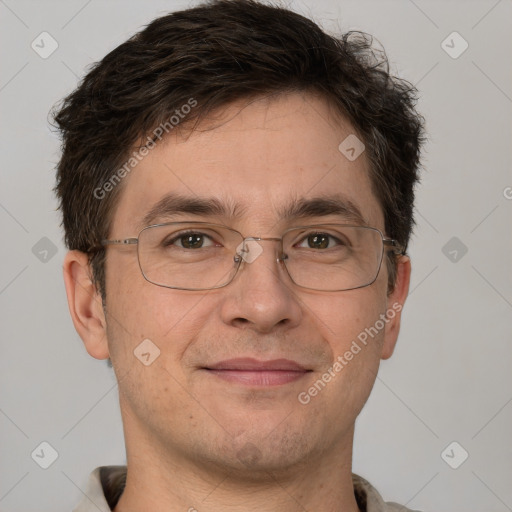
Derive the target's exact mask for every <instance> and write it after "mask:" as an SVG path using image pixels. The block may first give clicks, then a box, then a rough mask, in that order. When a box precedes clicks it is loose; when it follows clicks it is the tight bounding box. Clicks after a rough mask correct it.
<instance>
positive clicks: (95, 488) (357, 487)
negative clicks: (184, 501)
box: [73, 466, 414, 512]
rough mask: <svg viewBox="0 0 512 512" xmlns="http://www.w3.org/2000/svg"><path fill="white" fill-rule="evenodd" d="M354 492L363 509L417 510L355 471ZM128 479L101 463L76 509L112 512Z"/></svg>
mask: <svg viewBox="0 0 512 512" xmlns="http://www.w3.org/2000/svg"><path fill="white" fill-rule="evenodd" d="M352 482H353V484H354V494H355V497H356V501H357V504H358V506H359V508H360V510H361V512H414V511H413V510H410V509H408V508H406V507H404V506H402V505H398V503H391V502H387V503H386V502H385V501H384V500H383V499H382V497H381V495H380V494H379V493H378V492H377V490H376V489H375V488H374V487H373V486H372V485H371V484H370V483H369V482H367V481H366V480H365V479H364V478H362V477H360V476H358V475H356V474H352ZM125 483H126V466H100V467H98V468H96V469H95V470H94V471H93V472H92V473H91V474H90V476H89V482H88V484H87V492H86V493H85V496H84V497H83V499H82V501H81V502H80V504H79V505H78V506H77V507H76V508H75V509H74V510H73V512H98V511H100V512H111V511H112V510H113V509H114V507H115V506H116V505H117V502H118V501H119V498H120V497H121V494H122V493H123V490H124V486H125Z"/></svg>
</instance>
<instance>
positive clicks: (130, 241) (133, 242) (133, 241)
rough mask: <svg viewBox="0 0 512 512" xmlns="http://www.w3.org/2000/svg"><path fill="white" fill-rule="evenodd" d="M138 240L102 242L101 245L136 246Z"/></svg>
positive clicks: (126, 239)
mask: <svg viewBox="0 0 512 512" xmlns="http://www.w3.org/2000/svg"><path fill="white" fill-rule="evenodd" d="M138 243H139V239H138V238H124V239H123V240H102V241H101V245H134V244H138Z"/></svg>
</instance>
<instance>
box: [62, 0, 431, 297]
mask: <svg viewBox="0 0 512 512" xmlns="http://www.w3.org/2000/svg"><path fill="white" fill-rule="evenodd" d="M294 91H305V92H312V93H315V94H319V95H320V96H321V97H323V98H325V99H326V100H327V101H328V102H329V103H330V104H331V105H332V106H333V108H334V109H335V111H337V112H338V113H339V114H341V115H342V116H343V117H344V118H346V119H348V120H349V121H350V122H351V124H352V125H353V127H354V129H355V130H356V132H357V134H358V136H360V137H361V138H362V139H363V142H364V144H365V146H366V155H367V158H368V159H369V162H370V180H371V183H372V189H373V192H374V193H375V195H376V197H377V198H378V200H379V203H380V206H381V208H382V210H383V213H384V220H385V231H386V234H387V236H389V237H392V238H395V239H396V240H398V242H399V243H400V244H401V245H403V247H405V248H406V247H407V244H408V241H409V238H410V235H411V232H412V229H413V226H414V224H415V223H414V218H413V203H414V186H415V184H416V182H417V181H418V179H419V175H418V169H419V163H420V148H421V144H422V142H423V118H422V117H421V116H420V115H419V114H418V113H417V112H416V110H415V105H416V99H417V98H416V94H417V91H416V89H415V88H414V87H413V86H412V85H411V84H410V83H409V82H407V81H405V80H402V79H400V78H397V77H394V76H391V75H390V73H389V65H388V60H387V57H386V55H385V53H384V51H383V50H376V49H374V48H373V40H372V37H371V36H369V35H368V34H365V33H362V32H354V31H351V32H348V33H345V34H343V35H340V36H339V37H334V36H331V35H328V34H326V33H325V32H324V31H323V30H322V29H321V28H320V27H319V26H318V25H317V24H315V23H314V22H313V21H311V20H309V19H307V18H305V17H303V16H301V15H299V14H297V13H294V12H292V11H290V10H288V9H284V8H281V7H277V6H271V5H267V4H262V3H260V2H257V1H253V0H215V1H211V2H208V3H206V4H202V5H200V6H198V7H195V8H192V9H187V10H184V11H179V12H174V13H171V14H168V15H165V16H163V17H160V18H157V19H155V20H154V21H152V22H151V23H150V24H149V25H147V27H145V28H144V29H143V30H142V31H140V32H138V33H137V34H135V35H134V36H133V37H131V38H130V39H128V40H127V41H126V42H124V43H123V44H121V45H120V46H118V47H117V48H115V49H114V50H113V51H111V52H110V53H109V54H108V55H106V56H105V57H104V58H103V59H102V60H101V61H100V62H97V63H95V64H94V65H93V67H92V69H91V70H90V71H89V72H88V73H87V75H86V76H85V77H84V78H83V80H82V81H81V83H80V84H79V86H78V87H77V88H76V90H75V91H74V92H72V93H71V94H70V95H69V96H68V97H66V98H65V99H64V100H63V103H62V105H59V109H57V108H56V107H55V108H54V112H53V119H54V121H55V123H56V124H57V126H58V129H59V130H60V132H61V135H62V157H61V159H60V162H59V164H58V168H57V184H56V187H55V191H56V193H57V197H58V199H59V202H60V203H59V206H60V209H61V211H62V217H63V225H64V230H65V242H66V245H67V247H68V248H69V249H77V250H80V251H83V252H85V253H88V254H89V261H90V264H91V268H92V277H93V279H94V282H95V284H96V285H97V286H98V288H99V290H100V291H101V294H102V298H103V299H105V297H106V292H105V273H104V262H105V251H104V250H99V251H98V250H94V251H93V250H91V248H92V247H95V246H97V244H98V242H99V241H100V240H101V239H104V238H108V237H109V231H110V226H111V222H112V214H113V210H114V207H115V205H116V204H117V199H118V195H119V193H120V190H122V187H121V186H117V187H108V190H109V193H108V194H105V197H103V198H101V199H98V198H97V196H98V194H97V193H95V190H96V191H97V190H98V187H102V186H104V184H105V183H107V182H108V180H111V179H112V176H113V175H114V173H115V171H116V169H120V168H121V167H122V166H123V164H125V162H126V160H127V157H128V156H129V154H130V151H133V148H134V147H142V146H143V143H142V142H141V141H144V140H145V139H147V140H148V141H149V140H150V139H151V140H154V137H150V135H151V133H152V132H153V134H154V131H155V128H156V127H158V126H159V125H162V124H163V123H165V122H168V120H169V118H170V116H172V115H173V113H174V112H175V111H176V109H179V108H180V107H181V106H182V105H184V104H186V103H187V102H188V101H189V100H190V99H191V98H193V99H194V101H195V102H196V105H197V106H195V108H194V109H192V111H190V113H189V114H187V116H186V118H185V120H184V122H183V123H180V125H179V126H178V127H177V128H179V129H184V127H185V126H188V125H190V123H191V122H192V121H196V123H197V122H199V121H200V119H202V118H204V117H206V116H207V115H208V114H209V113H211V112H212V111H213V110H215V109H219V108H222V107H225V106H227V105H228V104H230V103H232V102H233V101H235V100H239V99H245V98H247V99H250V98H255V97H258V96H263V95H266V94H272V93H287V92H294ZM387 264H388V272H389V286H388V291H391V290H392V289H393V288H394V283H395V279H396V262H395V260H394V256H393V255H392V254H391V253H390V256H389V258H388V260H387Z"/></svg>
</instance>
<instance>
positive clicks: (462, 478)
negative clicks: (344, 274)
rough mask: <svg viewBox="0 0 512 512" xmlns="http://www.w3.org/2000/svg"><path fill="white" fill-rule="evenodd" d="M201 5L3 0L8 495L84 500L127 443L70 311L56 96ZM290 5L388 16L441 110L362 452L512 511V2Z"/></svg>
mask: <svg viewBox="0 0 512 512" xmlns="http://www.w3.org/2000/svg"><path fill="white" fill-rule="evenodd" d="M189 5H194V3H191V2H177V1H147V2H142V1H138V2H134V1H124V2H120V1H101V0H89V1H86V0H80V1H60V2H56V1H38V2H35V1H32V2H29V1H19V0H0V17H1V18H0V20H1V27H0V38H1V39H0V41H1V44H0V51H1V62H2V68H1V76H0V105H1V109H2V110H1V112H2V121H3V122H2V127H1V130H2V132H1V141H2V164H1V180H2V181H1V187H0V222H1V229H2V232H1V235H2V265H1V267H0V311H1V315H2V320H1V323H0V325H1V341H2V357H1V358H0V384H1V390H2V392H1V399H0V429H1V436H2V445H1V446H2V447H1V452H0V465H1V468H0V470H1V474H0V510H1V511H3V512H7V511H10V512H17V511H19V512H21V511H23V512H29V511H36V510H37V511H50V510H51V511H57V510H62V511H65V510H71V508H73V507H74V506H75V505H76V504H77V502H78V501H79V500H80V499H81V498H82V495H83V492H84V491H85V486H86V480H87V476H88V474H89V472H90V471H91V470H92V469H93V468H95V467H96V466H99V465H104V464H122V463H124V462H125V456H124V441H123V433H122V424H121V420H120V414H119V406H118V402H117V386H116V381H115V378H114V374H113V372H112V370H111V369H109V368H108V367H107V365H106V363H105V362H104V361H97V360H95V359H92V358H91V357H90V356H88V354H87V353H86V351H85V349H84V348H83V345H82V343H81V340H80V338H79V337H78V335H77V334H76V333H75V331H74V328H73V325H72V323H71V320H70V318H69V314H68V309H67V303H66V299H65V293H64V286H63V281H62V277H61V273H62V272H61V266H62V259H63V256H64V253H65V249H64V246H63V244H62V233H61V231H60V228H59V216H58V214H57V212H56V211H55V208H56V201H55V199H54V197H53V194H52V192H51V189H52V187H53V185H54V167H55V164H56V162H57V160H58V157H59V142H58V140H57V139H56V137H55V136H54V135H52V133H51V132H50V130H49V128H48V124H47V115H48V111H49V109H50V107H51V106H52V105H53V104H54V103H55V102H56V101H57V100H58V99H60V98H61V97H63V96H64V95H65V94H67V93H69V92H70V91H71V90H72V89H73V88H74V87H75V85H76V83H77V80H78V78H79V77H81V76H83V74H84V71H85V69H86V67H87V66H88V65H89V64H90V63H92V62H93V61H96V60H99V59H101V58H102V57H103V56H104V55H105V54H106V53H107V52H108V51H110V50H112V49H113V48H114V47H116V46H117V45H118V44H120V43H121V42H123V41H124V40H125V39H126V38H127V37H129V36H130V35H132V34H133V33H134V32H135V31H137V30H138V29H139V28H140V27H141V26H142V25H144V24H146V23H148V22H149V21H150V20H151V19H153V18H154V17H156V16H158V15H161V14H163V13H165V12H167V11H170V10H176V9H178V8H181V7H186V6H189ZM289 5H290V6H291V7H293V8H294V9H295V10H297V11H299V12H301V13H302V14H305V15H308V16H310V17H313V18H314V19H315V20H316V21H319V22H321V24H323V26H324V27H325V28H327V29H328V30H330V31H338V30H340V29H341V30H347V29H350V28H357V29H362V30H364V31H367V32H370V33H372V34H374V35H375V36H376V37H377V38H378V40H380V42H381V43H382V44H383V45H384V47H385V48H386V50H387V52H388V54H389V57H390V59H391V61H392V63H393V68H394V69H395V70H396V71H397V72H398V73H399V74H400V75H401V76H404V77H406V78H408V79H409V80H411V81H412V82H413V83H415V84H417V85H418V87H419V89H420V92H421V101H420V104H419V108H420V110H421V111H422V112H423V114H424V115H425V116H426V117H427V121H428V133H429V143H428V145H427V147H426V154H425V160H424V165H425V170H424V172H423V180H422V184H421V186H420V187H419V189H418V192H417V210H416V214H417V220H418V226H417V229H416V232H415V236H414V238H413V240H412V243H411V247H410V254H411V256H412V262H413V275H412V284H411V293H410V296H409V299H408V301H407V303H406V306H405V308H404V317H403V326H402V331H401V335H400V339H399V343H398V347H397V350H396V352H395V355H394V356H393V358H392V359H391V360H389V361H387V362H384V363H383V364H382V367H381V372H380V374H379V378H378V380H377V383H376V386H375V389H374V391H373V394H372V396H371V398H370V400H369V402H368V404H367V406H366V408H365V409H364V411H363V413H362V415H361V416H360V418H359V420H358V425H357V427H358V428H357V433H356V440H355V452H354V471H355V472H358V473H359V474H361V475H362V476H365V477H366V478H368V479H369V480H370V481H371V482H372V483H373V484H374V485H375V486H376V487H377V488H378V489H379V490H380V491H381V492H382V494H383V496H384V498H385V499H387V500H394V501H397V502H399V503H402V504H406V503H407V504H408V506H409V507H411V508H415V509H420V510H425V511H429V510H430V511H436V512H458V511H460V512H462V511H464V512H477V511H478V512H481V511H485V512H505V511H507V510H512V485H511V479H512V478H511V477H512V446H511V436H510V432H511V428H510V427H511V420H512V403H511V402H512V385H511V384H512V372H511V371H510V369H511V361H512V343H511V338H512V336H511V334H512V322H511V317H512V272H511V270H510V269H511V262H512V260H511V255H512V229H511V224H512V222H511V219H512V215H511V214H512V188H511V187H512V174H511V171H510V169H511V165H510V164H511V152H510V144H511V141H512V138H511V135H512V134H511V122H510V121H511V108H512V87H511V84H512V45H511V35H510V24H511V20H512V2H511V0H501V1H496V0H489V1H487V0H486V1H483V0H482V1H425V0H415V1H412V0H411V1H409V0H399V1H368V0H366V1H345V0H324V1H315V2H313V0H308V1H297V2H289ZM43 31H47V32H49V33H50V34H51V35H52V37H53V38H54V39H55V40H56V41H57V42H58V45H59V46H58V49H57V50H56V51H55V52H54V53H53V54H52V55H51V56H49V57H48V58H46V59H43V58H41V57H40V56H39V55H38V54H37V53H36V52H35V51H34V50H33V49H32V48H31V43H32V41H33V40H34V39H36V38H37V37H38V36H39V34H40V33H41V32H43ZM453 31H457V32H458V33H459V34H460V35H461V36H462V37H463V38H464V39H465V40H466V41H467V43H468V44H469V47H468V48H467V50H466V51H465V52H464V53H462V54H461V55H460V56H458V58H452V56H450V55H448V53H447V52H446V51H445V49H448V50H449V51H451V52H452V54H453V53H454V52H455V53H458V52H459V51H460V50H461V49H462V41H461V40H459V39H457V36H455V39H454V38H453V37H451V38H448V40H447V42H446V43H445V49H443V46H442V41H443V40H445V39H446V38H447V36H448V35H449V34H451V33H452V32H453ZM37 41H38V39H36V42H37ZM39 41H40V39H39ZM40 44H41V43H40ZM446 45H448V46H451V47H452V48H451V49H450V48H449V47H448V48H447V47H446ZM45 48H49V45H48V44H46V45H45ZM507 187H508V188H507ZM44 237H46V238H47V239H48V240H47V239H44ZM453 237H456V239H455V240H452V238H453ZM41 239H43V240H42V241H41ZM446 244H448V246H447V245H446ZM464 247H465V248H466V249H467V252H466V253H465V254H464ZM45 251H47V252H45ZM55 251H57V252H56V253H55V254H53V252H55ZM454 251H455V252H454ZM43 441H46V442H48V443H49V444H50V445H51V446H53V447H54V449H55V450H56V451H57V453H58V458H57V460H56V461H55V462H54V463H53V464H52V465H51V466H50V467H49V468H48V469H42V468H41V467H39V465H38V464H37V463H36V462H35V461H34V460H33V458H32V457H31V453H32V452H33V451H34V450H35V449H36V448H37V447H38V446H39V445H40V443H41V442H43ZM453 441H456V442H457V443H459V445H457V446H455V448H453V447H452V448H453V449H452V448H450V449H448V451H447V452H445V456H444V459H443V457H442V456H441V454H442V452H443V451H444V450H445V448H446V447H447V446H448V445H450V443H452V442H453ZM463 450H465V451H467V452H468V453H469V457H468V459H467V460H466V461H465V462H464V463H462V464H461V465H460V466H459V467H458V469H452V467H450V466H449V465H448V464H447V462H445V460H446V461H449V462H450V463H451V464H452V465H457V464H459V463H460V462H461V460H462V458H463V455H464V452H463ZM36 453H40V449H39V450H36ZM48 454H49V451H48V449H46V452H45V457H48V456H49V455H48ZM42 458H44V457H40V458H39V459H37V457H35V456H34V459H36V460H38V462H40V463H41V460H42Z"/></svg>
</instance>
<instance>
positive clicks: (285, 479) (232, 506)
mask: <svg viewBox="0 0 512 512" xmlns="http://www.w3.org/2000/svg"><path fill="white" fill-rule="evenodd" d="M127 434H128V433H127V432H125V437H126V439H127V467H128V472H127V479H126V487H125V490H124V492H123V494H122V496H121V498H120V500H119V502H118V504H117V506H116V507H115V509H114V512H135V511H140V510H152V511H153V512H160V511H162V512H163V511H166V512H183V511H188V512H203V511H208V512H221V511H222V512H230V511H233V512H234V511H240V510H244V511H247V512H249V511H258V512H274V511H275V510H279V511H280V512H303V511H304V510H323V511H326V512H337V511H343V512H358V511H359V509H358V507H357V503H356V500H355V496H354V488H353V484H352V473H351V460H352V442H353V429H352V430H351V431H350V432H349V433H347V436H346V439H344V440H342V441H341V442H340V443H338V445H336V446H333V447H331V449H329V450H326V451H325V452H324V453H322V454H319V455H318V456H316V457H312V456H311V455H310V456H309V457H308V458H307V460H305V461H302V463H298V464H295V465H294V467H287V468H278V469H276V468H271V469H265V468H264V467H258V468H255V467H250V466H249V465H247V464H246V465H245V466H244V467H238V468H236V467H233V466H232V467H229V466H227V465H224V466H221V465H219V464H215V463H212V462H211V460H210V461H208V460H206V457H205V460H202V461H200V460H190V458H187V457H186V456H185V455H184V454H183V453H180V452H179V451H178V450H173V449H169V447H168V446H166V447H162V446H156V445H155V444H154V443H148V442H144V441H143V440H144V439H145V440H146V441H147V439H150V437H148V436H143V437H140V438H139V439H137V442H133V443H130V442H129V441H130V439H133V437H132V438H130V436H129V435H127ZM153 439H154V438H153Z"/></svg>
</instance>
